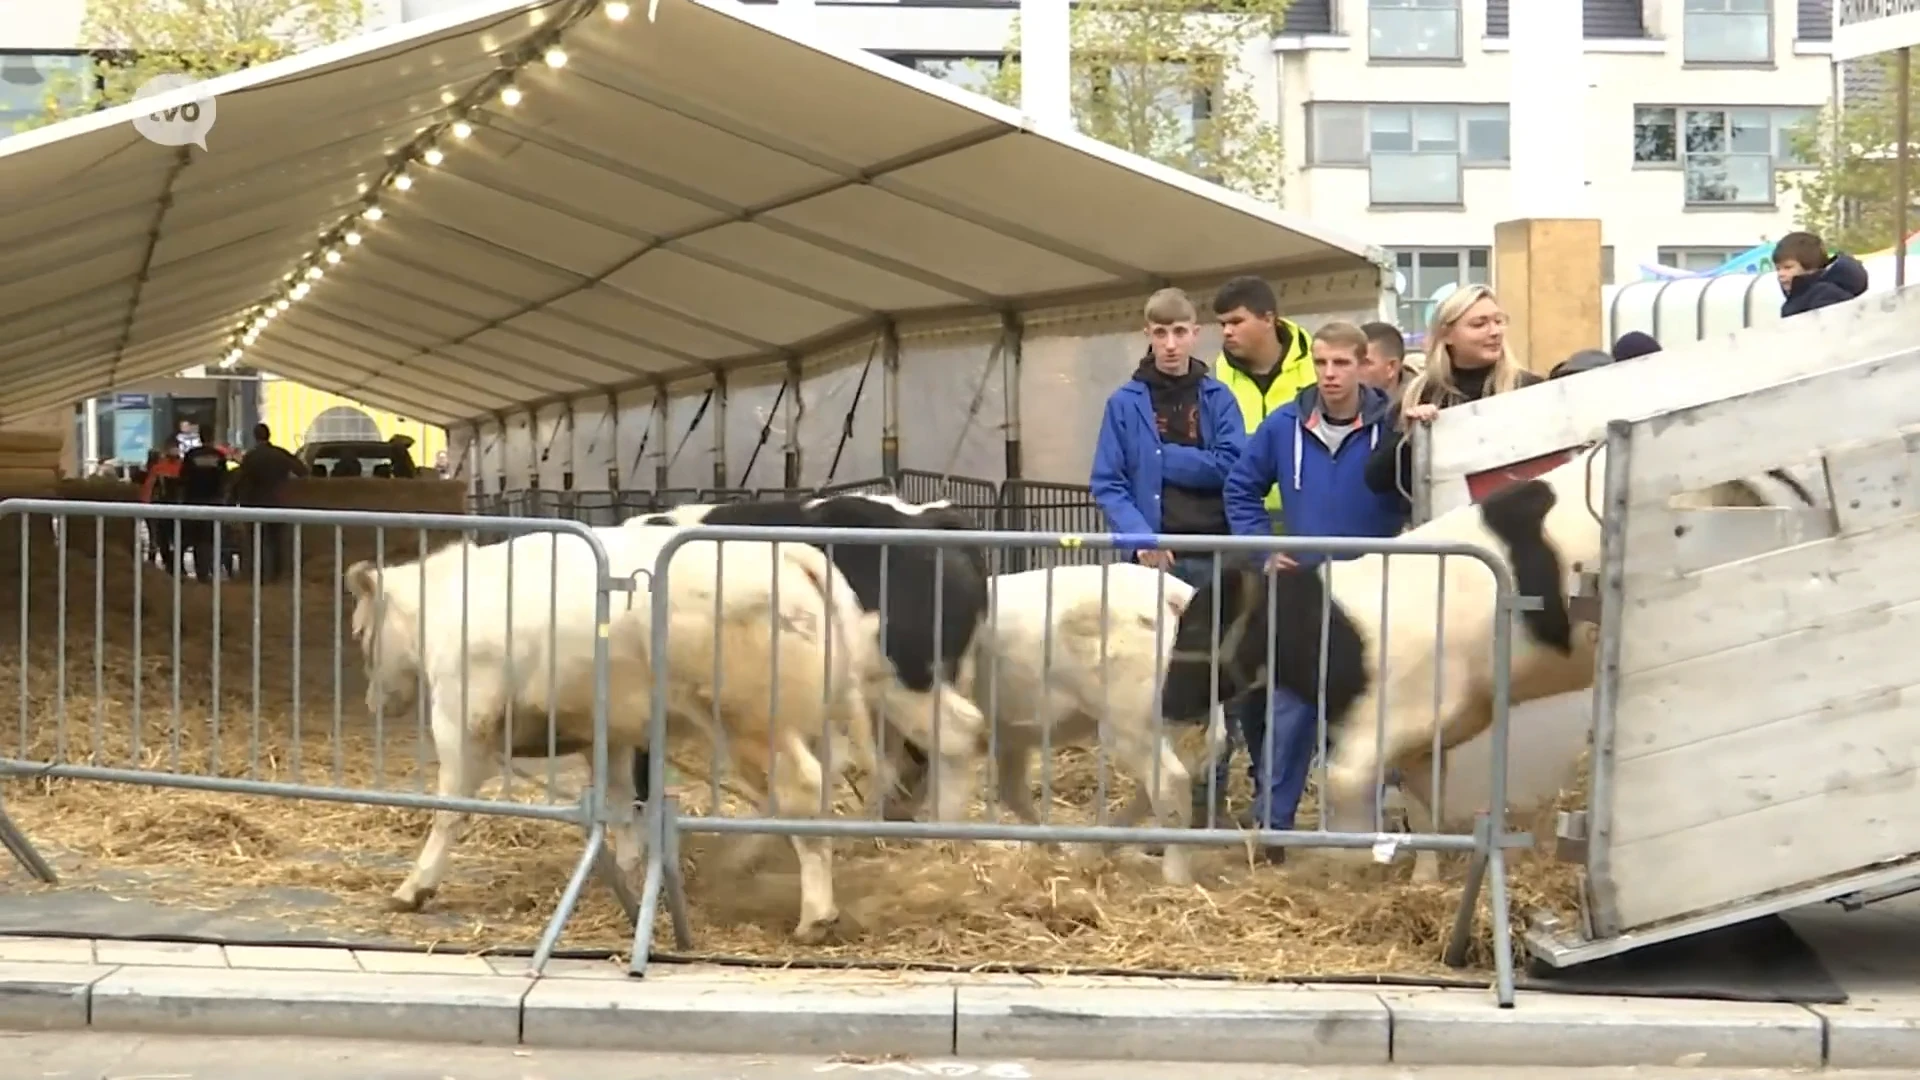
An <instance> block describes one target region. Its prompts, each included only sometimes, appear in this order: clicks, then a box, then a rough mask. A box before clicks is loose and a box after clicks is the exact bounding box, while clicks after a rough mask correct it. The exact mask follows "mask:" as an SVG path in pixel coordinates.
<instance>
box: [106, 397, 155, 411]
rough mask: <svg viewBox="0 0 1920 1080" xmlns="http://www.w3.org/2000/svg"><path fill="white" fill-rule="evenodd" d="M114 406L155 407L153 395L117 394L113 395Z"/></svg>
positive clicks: (124, 407) (119, 407) (132, 407)
mask: <svg viewBox="0 0 1920 1080" xmlns="http://www.w3.org/2000/svg"><path fill="white" fill-rule="evenodd" d="M113 407H114V408H116V409H151V408H153V395H152V394H115V395H113Z"/></svg>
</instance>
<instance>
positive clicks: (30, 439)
mask: <svg viewBox="0 0 1920 1080" xmlns="http://www.w3.org/2000/svg"><path fill="white" fill-rule="evenodd" d="M65 446H66V438H65V436H64V435H63V434H62V433H61V432H58V431H33V430H22V429H7V430H0V456H12V455H15V454H21V455H45V456H49V457H51V458H53V459H54V460H55V461H58V460H59V459H60V452H61V450H63V449H64V448H65Z"/></svg>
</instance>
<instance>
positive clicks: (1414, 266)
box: [1393, 247, 1493, 333]
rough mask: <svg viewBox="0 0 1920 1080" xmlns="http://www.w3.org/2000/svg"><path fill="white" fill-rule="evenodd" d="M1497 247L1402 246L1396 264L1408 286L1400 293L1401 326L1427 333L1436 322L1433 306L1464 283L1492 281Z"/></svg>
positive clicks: (1402, 282)
mask: <svg viewBox="0 0 1920 1080" xmlns="http://www.w3.org/2000/svg"><path fill="white" fill-rule="evenodd" d="M1492 261H1493V249H1492V248H1484V247H1470V248H1401V249H1398V250H1396V251H1395V252H1394V253H1393V262H1394V267H1395V268H1396V269H1397V270H1399V272H1400V283H1401V284H1404V285H1405V289H1404V290H1403V291H1402V292H1401V294H1400V316H1399V318H1400V327H1401V329H1403V330H1407V331H1410V332H1415V333H1419V332H1424V331H1425V330H1426V329H1427V324H1429V323H1431V322H1432V321H1433V309H1434V308H1435V307H1436V306H1438V305H1439V303H1440V301H1442V300H1444V299H1446V295H1447V293H1450V292H1452V291H1453V290H1454V289H1456V288H1459V287H1461V286H1464V285H1485V284H1487V283H1488V282H1489V281H1490V278H1489V276H1488V275H1489V270H1488V267H1489V266H1491V265H1492Z"/></svg>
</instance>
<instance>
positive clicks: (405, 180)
mask: <svg viewBox="0 0 1920 1080" xmlns="http://www.w3.org/2000/svg"><path fill="white" fill-rule="evenodd" d="M393 186H394V187H397V188H399V189H400V190H401V191H405V190H407V189H408V188H410V187H412V186H413V177H411V176H408V175H407V174H406V173H401V174H399V175H398V176H395V177H394V178H393Z"/></svg>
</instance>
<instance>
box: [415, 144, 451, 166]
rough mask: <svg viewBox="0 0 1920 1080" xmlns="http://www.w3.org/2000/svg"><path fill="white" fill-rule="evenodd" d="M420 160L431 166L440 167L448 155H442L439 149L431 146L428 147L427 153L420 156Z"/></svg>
mask: <svg viewBox="0 0 1920 1080" xmlns="http://www.w3.org/2000/svg"><path fill="white" fill-rule="evenodd" d="M420 160H421V161H424V162H426V163H427V164H429V165H438V164H440V163H441V162H443V161H445V160H447V155H445V154H443V153H441V152H440V148H439V147H437V146H429V147H427V152H426V153H424V154H421V155H420Z"/></svg>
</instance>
